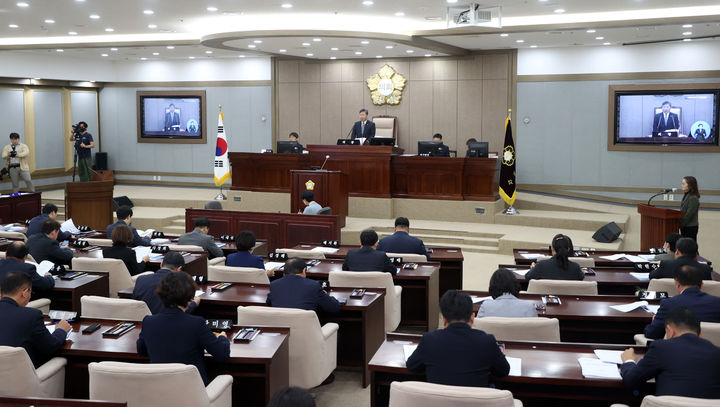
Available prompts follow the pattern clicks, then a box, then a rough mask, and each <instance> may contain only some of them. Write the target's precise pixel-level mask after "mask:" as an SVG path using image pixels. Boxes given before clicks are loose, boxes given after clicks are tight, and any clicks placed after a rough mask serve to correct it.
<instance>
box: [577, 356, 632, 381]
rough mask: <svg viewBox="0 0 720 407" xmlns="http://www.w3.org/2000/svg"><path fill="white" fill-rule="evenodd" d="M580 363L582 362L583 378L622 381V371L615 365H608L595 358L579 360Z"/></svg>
mask: <svg viewBox="0 0 720 407" xmlns="http://www.w3.org/2000/svg"><path fill="white" fill-rule="evenodd" d="M578 362H580V368H581V369H582V375H583V377H586V378H593V379H616V380H622V377H621V376H620V371H619V370H618V367H617V365H616V364H615V363H607V362H603V361H602V360H600V359H593V358H579V359H578Z"/></svg>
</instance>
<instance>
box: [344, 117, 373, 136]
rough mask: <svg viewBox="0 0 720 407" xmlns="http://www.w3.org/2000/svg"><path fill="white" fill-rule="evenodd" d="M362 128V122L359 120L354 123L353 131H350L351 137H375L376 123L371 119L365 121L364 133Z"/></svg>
mask: <svg viewBox="0 0 720 407" xmlns="http://www.w3.org/2000/svg"><path fill="white" fill-rule="evenodd" d="M361 129H362V122H360V121H357V122H355V124H353V128H352V132H351V133H350V138H351V139H356V138H360V137H365V138H366V139H368V140H370V139H371V138H373V137H375V123H373V122H371V121H370V120H367V121H366V122H365V132H364V133H363V132H362V131H361Z"/></svg>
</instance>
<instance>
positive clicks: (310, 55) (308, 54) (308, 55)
mask: <svg viewBox="0 0 720 407" xmlns="http://www.w3.org/2000/svg"><path fill="white" fill-rule="evenodd" d="M305 55H306V56H309V57H311V56H313V54H305Z"/></svg>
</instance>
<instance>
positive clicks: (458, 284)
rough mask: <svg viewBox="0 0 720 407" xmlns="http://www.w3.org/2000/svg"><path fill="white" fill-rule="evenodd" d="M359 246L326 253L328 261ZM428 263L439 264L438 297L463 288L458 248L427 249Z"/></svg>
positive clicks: (305, 247) (309, 247) (299, 247)
mask: <svg viewBox="0 0 720 407" xmlns="http://www.w3.org/2000/svg"><path fill="white" fill-rule="evenodd" d="M315 247H318V246H316V245H313V244H300V245H297V246H295V247H293V249H295V250H312V249H313V248H315ZM359 247H360V246H351V245H341V246H340V247H339V248H338V251H337V252H335V253H326V254H325V257H326V258H328V259H345V257H346V256H347V252H348V251H349V250H350V249H357V248H359ZM427 250H428V252H429V254H430V261H434V262H440V270H439V272H440V275H439V277H438V278H439V287H440V288H439V295H440V297H442V295H443V294H445V291H447V290H462V288H463V260H464V257H463V254H462V249H461V248H459V247H428V248H427Z"/></svg>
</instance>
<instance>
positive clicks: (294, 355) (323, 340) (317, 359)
mask: <svg viewBox="0 0 720 407" xmlns="http://www.w3.org/2000/svg"><path fill="white" fill-rule="evenodd" d="M237 323H238V325H240V326H282V327H289V328H290V336H289V339H290V349H289V350H290V363H289V365H290V366H289V384H290V386H298V387H302V388H304V389H310V388H313V387H316V386H319V385H320V384H322V382H323V381H324V380H325V379H326V378H327V377H328V376H330V374H331V373H332V372H333V371H334V370H335V368H336V367H337V332H338V324H335V323H327V324H325V325H323V326H322V327H321V326H320V320H318V317H317V314H315V311H307V310H301V309H294V308H275V307H256V306H252V307H238V322H237Z"/></svg>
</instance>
